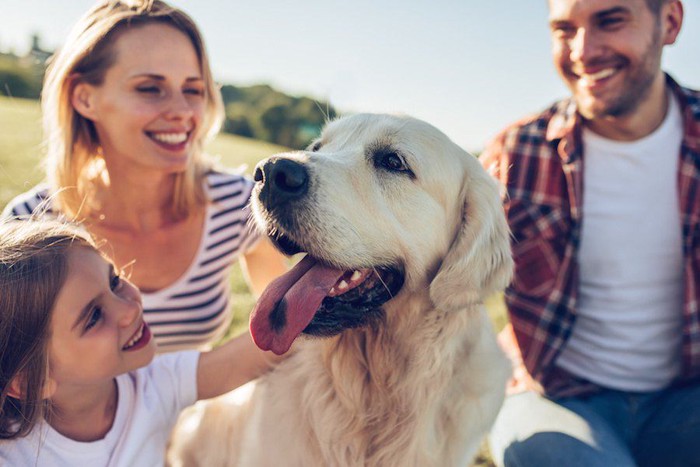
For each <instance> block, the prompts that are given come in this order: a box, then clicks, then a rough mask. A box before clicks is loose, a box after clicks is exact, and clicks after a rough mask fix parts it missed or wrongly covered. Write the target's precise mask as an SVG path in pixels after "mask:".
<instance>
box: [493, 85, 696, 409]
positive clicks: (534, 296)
mask: <svg viewBox="0 0 700 467" xmlns="http://www.w3.org/2000/svg"><path fill="white" fill-rule="evenodd" d="M667 83H668V86H669V88H670V89H671V91H672V92H673V94H674V95H675V96H676V98H677V99H678V102H679V103H680V105H681V111H682V113H683V125H684V136H683V142H682V145H681V151H680V154H679V168H678V190H679V193H678V196H679V200H680V203H679V204H680V219H681V230H682V235H683V239H682V242H683V243H682V246H683V285H684V297H683V309H682V310H679V313H680V312H682V314H683V336H682V360H683V361H682V374H681V377H680V380H682V381H689V380H693V379H697V378H700V310H699V309H698V308H699V302H700V290H699V289H698V287H699V286H700V92H697V91H692V90H689V89H685V88H681V87H680V86H679V85H678V84H676V83H675V81H673V79H671V78H670V77H667ZM581 131H582V121H581V116H580V115H579V114H578V113H577V112H576V105H575V103H574V102H573V101H572V100H564V101H561V102H557V103H555V104H554V105H553V106H552V107H550V108H549V109H547V110H545V111H544V112H542V113H540V114H539V115H536V116H534V117H530V118H528V119H526V120H523V121H520V122H518V123H516V124H514V125H512V126H510V127H508V128H506V129H505V130H504V131H503V132H501V133H500V134H499V136H497V137H496V139H495V140H494V141H493V142H492V143H491V144H490V145H489V146H488V148H487V149H486V151H484V153H483V154H482V156H481V161H482V163H483V165H484V167H486V169H487V170H488V171H489V172H490V173H492V174H493V175H494V176H495V177H496V178H498V179H499V180H500V181H501V182H502V183H503V184H504V186H505V187H506V191H507V197H506V199H505V201H504V207H505V210H506V214H507V217H508V223H509V225H510V228H511V231H512V232H513V256H514V259H515V263H516V266H515V277H514V280H513V282H512V284H511V285H510V286H509V287H508V288H507V290H506V293H505V299H506V304H507V306H508V312H509V317H510V321H511V323H512V325H513V330H514V335H515V338H516V339H517V344H516V343H514V342H513V343H511V344H512V345H517V346H518V347H519V348H520V351H521V353H522V356H523V363H524V364H525V367H526V368H527V370H528V371H529V373H530V374H531V375H532V376H533V378H534V379H535V380H537V381H539V382H540V383H541V384H542V386H543V387H544V390H545V393H546V394H548V395H550V396H554V397H558V396H566V395H575V394H583V393H586V392H592V391H595V390H597V387H596V386H595V385H594V384H592V383H590V382H588V381H585V380H581V379H578V378H575V377H574V376H572V375H570V374H568V373H567V372H565V370H563V369H561V368H559V367H557V366H556V365H555V361H556V359H557V357H558V356H559V353H560V352H561V350H562V348H563V347H564V345H565V344H566V342H567V340H568V338H569V337H570V335H571V331H572V327H573V326H574V323H575V321H576V302H577V293H578V263H577V259H576V258H577V255H578V253H579V247H580V239H581V225H582V210H581V207H582V201H583V196H582V190H583V186H584V181H583V170H582V169H583V167H582V166H583V146H582V142H581Z"/></svg>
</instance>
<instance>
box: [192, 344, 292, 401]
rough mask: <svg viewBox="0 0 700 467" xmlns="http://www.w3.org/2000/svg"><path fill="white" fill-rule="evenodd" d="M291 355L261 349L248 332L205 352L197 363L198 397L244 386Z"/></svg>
mask: <svg viewBox="0 0 700 467" xmlns="http://www.w3.org/2000/svg"><path fill="white" fill-rule="evenodd" d="M288 354H289V352H287V354H285V355H282V356H277V355H275V354H273V353H272V352H264V351H262V350H260V349H259V348H258V347H257V346H256V345H255V343H254V342H253V339H252V338H251V337H250V334H249V333H247V332H246V333H243V334H241V335H240V336H238V337H234V338H233V339H231V340H229V341H228V342H226V343H225V344H223V345H221V346H220V347H217V348H216V349H214V350H211V351H209V352H203V353H202V354H201V355H200V357H199V363H198V365H197V399H198V400H199V399H209V398H211V397H216V396H220V395H221V394H224V393H226V392H229V391H231V390H233V389H235V388H237V387H239V386H242V385H243V384H245V383H247V382H248V381H251V380H253V379H255V378H257V377H259V376H261V375H263V374H265V373H266V372H267V371H269V370H270V369H271V368H272V367H273V366H274V365H275V364H276V363H278V362H280V361H282V360H283V359H284V358H286V355H288Z"/></svg>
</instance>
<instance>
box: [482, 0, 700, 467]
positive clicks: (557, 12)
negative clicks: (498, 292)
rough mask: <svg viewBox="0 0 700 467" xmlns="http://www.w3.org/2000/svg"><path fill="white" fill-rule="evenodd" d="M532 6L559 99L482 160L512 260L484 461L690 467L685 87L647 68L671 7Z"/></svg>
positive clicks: (693, 364) (693, 96)
mask: <svg viewBox="0 0 700 467" xmlns="http://www.w3.org/2000/svg"><path fill="white" fill-rule="evenodd" d="M549 11H550V27H551V37H552V43H553V47H552V50H553V56H554V63H555V65H556V68H557V71H558V72H559V74H560V76H561V78H562V79H563V80H564V82H565V83H566V85H567V86H568V87H569V89H570V90H571V94H572V97H571V99H568V100H565V101H562V102H558V103H556V104H554V105H553V106H552V107H550V108H549V109H547V110H545V111H544V112H542V113H541V114H539V115H536V116H534V117H532V118H529V119H526V120H523V121H521V122H519V123H518V124H516V125H514V126H511V127H509V128H507V129H506V130H505V131H503V132H502V133H501V134H500V135H499V136H498V137H497V138H496V139H495V141H494V142H492V143H491V145H490V146H489V147H488V148H487V150H486V151H485V152H484V154H483V156H482V159H483V163H484V165H485V167H487V169H488V170H490V171H491V172H492V173H493V174H494V175H495V176H496V177H498V178H499V179H500V180H501V182H503V184H504V185H505V187H506V189H507V196H506V197H505V202H504V205H505V209H506V212H507V216H508V221H509V224H510V227H511V230H512V232H513V254H514V257H515V260H516V272H515V279H514V281H513V283H512V285H511V286H510V287H509V288H508V290H507V291H506V296H505V297H506V303H507V305H508V310H509V315H510V321H511V324H510V325H509V326H508V327H507V328H506V329H505V330H504V331H503V332H502V335H501V336H500V338H501V341H502V343H503V345H504V347H505V348H506V350H507V352H508V353H509V354H510V355H511V357H512V358H513V360H514V362H515V363H516V365H515V371H514V379H513V381H512V384H511V386H510V388H509V394H510V395H509V397H508V398H507V399H506V402H505V404H504V407H503V410H502V411H501V414H500V415H499V418H498V420H497V421H496V424H495V426H494V429H493V432H492V435H491V448H492V452H493V455H494V459H495V461H496V462H497V463H498V464H505V465H518V466H521V465H533V466H538V467H539V466H567V467H569V466H579V465H580V466H587V467H590V466H598V465H600V466H616V467H620V466H633V465H654V466H661V465H663V466H669V465H700V448H699V446H698V444H699V443H700V382H699V381H700V310H699V307H700V306H699V292H700V290H699V287H700V93H698V92H695V91H691V90H689V89H684V88H682V87H680V86H679V85H678V84H676V83H675V82H674V81H673V79H672V78H671V77H669V76H668V75H666V74H664V73H663V72H662V71H661V65H660V63H661V55H662V50H663V48H664V47H665V46H666V45H670V44H673V43H674V42H675V40H676V37H677V36H678V33H679V32H680V29H681V24H682V21H683V6H682V4H681V2H680V0H549ZM688 58H689V59H691V57H688ZM692 59H694V60H695V59H697V57H695V58H692ZM523 390H524V391H523Z"/></svg>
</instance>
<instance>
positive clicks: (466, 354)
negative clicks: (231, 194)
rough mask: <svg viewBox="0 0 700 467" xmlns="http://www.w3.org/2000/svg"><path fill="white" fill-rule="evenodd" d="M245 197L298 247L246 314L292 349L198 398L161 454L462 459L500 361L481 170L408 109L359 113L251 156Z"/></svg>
mask: <svg viewBox="0 0 700 467" xmlns="http://www.w3.org/2000/svg"><path fill="white" fill-rule="evenodd" d="M254 178H255V181H256V186H255V188H254V191H253V195H252V200H251V203H252V209H253V212H254V216H255V220H256V223H257V225H258V226H259V228H260V229H261V230H262V231H264V232H265V234H266V235H267V236H269V238H271V239H272V240H273V242H274V243H275V244H276V246H277V247H278V248H279V249H280V250H281V251H282V252H284V253H286V254H288V255H293V254H296V253H300V252H306V257H305V258H304V259H303V260H301V261H300V262H299V263H298V264H297V266H295V267H294V268H293V269H292V270H291V271H290V272H289V273H287V274H285V275H283V276H282V277H280V278H278V279H277V280H276V281H274V282H273V283H272V284H271V285H270V286H269V287H268V289H267V290H266V292H265V293H264V294H263V295H262V297H261V298H260V300H259V301H258V304H257V305H256V308H255V309H254V311H253V313H252V315H251V322H250V329H251V333H252V335H253V338H254V340H255V342H256V344H257V345H258V346H259V347H261V348H262V349H264V350H272V351H273V352H275V353H278V354H282V353H284V352H286V351H287V350H289V349H290V347H291V346H292V343H293V342H294V341H295V340H296V339H297V337H298V336H299V335H300V334H303V335H306V336H310V337H307V338H303V339H298V340H297V342H296V343H295V344H294V349H293V351H292V355H291V356H290V357H289V358H287V359H286V360H284V361H283V362H282V363H281V364H279V365H278V366H277V367H276V368H275V369H274V370H273V371H271V372H270V373H268V374H267V375H265V376H264V377H262V378H261V379H259V380H258V381H256V382H254V383H252V384H253V385H252V386H251V385H248V386H244V387H243V388H240V389H239V390H237V391H234V392H233V393H231V394H229V395H227V396H224V397H222V398H219V399H215V400H212V401H206V402H200V403H198V404H197V405H195V407H194V408H193V409H192V410H191V411H190V412H189V413H188V414H187V415H186V416H185V417H184V418H183V419H181V422H180V424H179V426H178V428H177V429H176V431H175V434H174V437H173V440H172V447H171V452H170V457H169V459H170V463H171V465H173V466H180V465H187V466H195V465H196V466H208V467H209V466H255V467H267V466H269V467H273V466H274V467H278V466H300V467H301V466H402V467H403V466H467V465H469V463H470V462H471V461H472V460H473V457H474V456H475V454H476V452H477V450H478V448H479V446H480V444H481V441H482V439H483V437H484V435H485V434H486V432H487V431H488V429H489V428H490V427H491V424H492V423H493V421H494V419H495V417H496V414H497V412H498V410H499V408H500V406H501V404H502V402H503V398H504V392H505V387H506V380H507V378H508V375H509V373H510V366H509V364H508V363H507V360H506V358H505V356H504V355H503V353H502V352H501V350H500V349H499V347H498V345H497V343H496V340H495V336H494V333H493V330H492V327H491V324H490V320H489V318H488V316H487V314H486V311H485V309H484V306H483V302H484V299H485V298H486V297H488V296H489V295H491V294H493V293H494V292H497V291H501V290H502V289H503V288H505V286H506V285H507V284H508V282H509V281H510V278H511V274H512V268H513V262H512V259H511V254H510V244H509V230H508V227H507V224H506V221H505V217H504V213H503V210H502V207H501V203H500V197H499V188H498V185H497V183H496V182H495V181H494V180H493V179H492V178H491V177H490V176H488V175H487V173H486V172H485V171H484V170H483V169H482V167H481V166H480V164H479V163H478V161H477V159H476V158H475V157H473V156H471V155H469V154H467V153H466V152H465V151H463V150H462V149H461V148H460V147H458V146H457V145H456V144H454V143H453V142H452V141H450V140H449V138H448V137H447V136H445V135H444V134H443V133H441V132H440V131H439V130H437V129H436V128H434V127H433V126H431V125H429V124H428V123H425V122H423V121H420V120H417V119H414V118H411V117H407V116H392V115H375V114H358V115H352V116H348V117H343V118H340V119H338V120H335V121H333V122H331V123H329V124H327V125H326V127H325V128H324V130H323V131H322V134H321V136H320V138H319V139H318V140H317V141H315V142H314V143H312V144H311V146H310V147H309V148H308V149H307V150H305V151H299V152H291V153H286V154H280V155H276V156H273V157H270V158H268V159H266V160H264V161H262V162H261V163H259V164H258V166H257V167H256V169H255V176H254Z"/></svg>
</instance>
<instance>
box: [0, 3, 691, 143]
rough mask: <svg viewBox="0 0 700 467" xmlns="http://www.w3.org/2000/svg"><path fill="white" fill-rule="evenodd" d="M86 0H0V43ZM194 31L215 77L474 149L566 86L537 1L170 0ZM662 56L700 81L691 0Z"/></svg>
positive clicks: (23, 44)
mask: <svg viewBox="0 0 700 467" xmlns="http://www.w3.org/2000/svg"><path fill="white" fill-rule="evenodd" d="M93 3H94V0H70V1H56V0H0V50H3V51H7V50H9V49H13V50H14V51H15V52H16V53H20V54H21V53H24V52H26V50H27V49H28V46H29V36H30V35H31V34H32V33H38V34H40V36H41V38H42V45H43V47H44V48H48V49H53V48H55V47H57V46H60V44H61V43H62V41H63V38H64V37H65V36H66V35H67V34H68V31H69V30H70V28H71V26H72V25H73V23H74V22H75V21H76V20H77V19H78V18H79V17H80V16H81V15H82V14H83V12H84V11H86V10H87V9H88V8H89V7H90V6H91V5H92V4H93ZM172 4H173V5H175V6H177V7H180V8H182V9H183V10H185V11H186V12H187V13H188V14H190V16H192V18H193V19H194V20H195V21H196V22H197V24H198V25H199V26H200V29H201V30H202V33H203V35H204V39H205V41H206V44H207V49H208V51H209V54H210V56H211V63H212V68H213V71H214V77H215V79H216V80H217V81H219V82H221V83H227V84H234V85H250V84H257V83H267V84H270V85H272V86H273V87H275V88H277V89H279V90H281V91H283V92H286V93H289V94H292V95H308V96H310V97H314V98H316V99H320V100H327V101H329V102H330V103H331V104H332V105H333V106H334V107H335V108H336V109H338V110H339V111H340V112H343V113H349V112H389V113H403V114H408V115H412V116H414V117H418V118H421V119H423V120H426V121H428V122H430V123H432V124H433V125H435V126H437V127H438V128H440V129H441V130H442V131H443V132H445V133H446V134H447V135H448V136H449V137H451V138H452V139H453V140H454V141H455V142H457V143H458V144H459V145H461V146H462V147H464V148H465V149H467V150H469V151H479V150H480V149H481V148H483V146H484V145H485V144H486V142H487V141H488V140H489V139H490V138H492V137H493V136H494V135H495V134H496V133H497V132H498V131H499V130H500V129H501V128H503V127H504V126H505V125H507V124H508V123H510V122H512V121H514V120H517V119H519V118H521V117H523V116H525V115H527V114H529V113H533V112H535V111H537V110H539V109H542V108H544V107H546V106H547V105H548V104H550V103H551V102H553V101H555V100H556V99H559V98H561V97H564V96H566V95H567V94H568V92H567V90H566V88H565V87H564V85H563V84H562V83H561V82H560V80H559V78H558V77H557V75H556V73H555V71H554V67H553V65H552V61H551V56H550V41H549V31H548V26H547V2H546V0H353V1H347V0H342V1H341V0H296V1H290V0H255V1H251V0H189V1H188V0H174V1H172ZM684 6H685V19H684V25H683V30H682V31H681V35H680V37H679V39H678V41H677V43H676V44H675V45H673V46H671V47H669V48H667V49H666V51H665V53H664V61H663V67H664V69H666V70H667V71H669V72H670V73H671V74H672V75H673V76H674V77H675V78H676V79H677V80H678V81H679V82H680V83H681V84H684V85H688V86H691V87H695V88H700V0H685V1H684Z"/></svg>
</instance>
